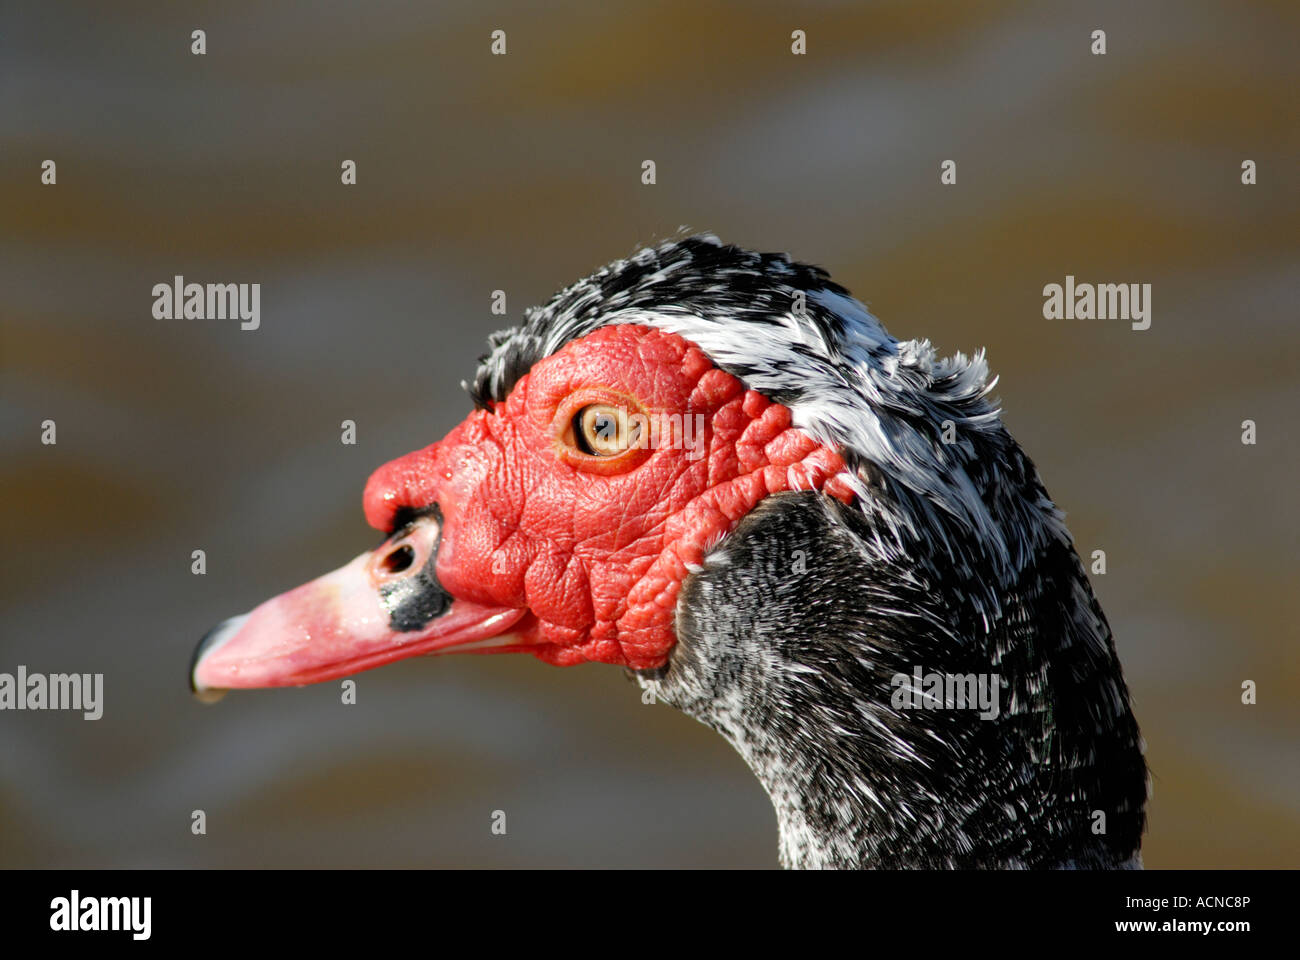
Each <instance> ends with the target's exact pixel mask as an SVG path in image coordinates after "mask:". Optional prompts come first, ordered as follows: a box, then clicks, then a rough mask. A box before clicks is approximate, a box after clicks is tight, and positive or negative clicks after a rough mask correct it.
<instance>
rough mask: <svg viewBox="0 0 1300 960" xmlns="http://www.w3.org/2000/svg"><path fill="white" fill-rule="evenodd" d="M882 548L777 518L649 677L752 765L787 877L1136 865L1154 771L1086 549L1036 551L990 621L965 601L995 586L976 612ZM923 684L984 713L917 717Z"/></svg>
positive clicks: (819, 518)
mask: <svg viewBox="0 0 1300 960" xmlns="http://www.w3.org/2000/svg"><path fill="white" fill-rule="evenodd" d="M1043 500H1044V502H1046V497H1045V495H1044V497H1043ZM873 542H875V543H876V544H877V545H878V544H879V542H880V540H879V538H878V537H877V531H875V530H873V529H872V521H871V518H870V517H869V516H868V515H866V514H864V513H863V512H862V511H860V510H856V509H853V508H845V507H843V506H841V505H839V504H837V503H835V502H833V501H831V500H830V499H829V498H824V497H821V496H819V495H817V494H813V493H790V494H780V495H777V496H774V497H769V498H768V499H767V500H765V501H764V502H763V503H762V504H760V505H759V507H758V508H757V509H756V510H755V511H753V512H752V513H751V514H750V516H748V517H747V518H746V519H745V520H744V521H743V522H742V523H741V525H740V526H739V527H738V528H737V529H736V530H735V531H734V532H733V533H732V534H731V535H730V536H729V537H727V538H726V540H724V541H723V543H722V544H721V545H720V547H719V548H717V549H716V550H715V551H714V553H712V554H711V555H710V556H709V558H708V559H707V561H706V563H705V565H704V568H703V569H702V570H700V571H699V572H697V573H695V574H692V575H691V576H690V577H689V578H688V579H687V581H686V583H685V584H684V586H683V591H682V595H681V598H680V600H679V604H678V623H677V633H678V644H677V647H676V648H675V649H674V652H673V656H672V658H671V660H670V662H669V664H668V666H667V667H665V668H663V669H662V670H659V671H653V672H652V671H646V672H643V673H641V674H640V675H639V679H640V681H641V682H642V683H643V684H646V685H653V686H654V688H655V689H656V693H657V695H658V696H659V697H660V698H661V699H664V700H666V701H667V702H669V703H672V704H674V705H676V706H678V707H679V708H681V709H682V710H683V711H685V712H686V713H688V714H690V715H692V716H694V717H696V718H697V719H699V720H701V721H702V722H704V723H706V724H708V725H709V726H711V727H713V728H714V729H716V730H717V731H718V732H719V733H721V734H722V735H723V736H724V737H726V738H727V739H728V740H729V741H730V742H731V743H732V744H733V745H734V746H735V748H736V749H737V750H738V751H739V752H740V754H741V756H742V757H743V758H744V759H745V761H746V763H748V764H749V766H750V768H751V769H752V770H753V771H754V772H755V774H756V775H757V777H758V779H759V780H760V781H761V783H762V784H763V786H764V787H765V788H766V790H767V792H768V794H769V796H770V797H771V799H772V803H773V805H774V807H775V808H776V813H777V818H778V822H779V826H780V854H781V861H782V864H783V865H785V866H787V867H890V868H907V867H917V868H934V867H956V868H969V867H1005V868H1016V867H1119V866H1128V865H1132V864H1133V863H1134V862H1135V861H1134V858H1135V857H1136V855H1137V849H1138V845H1139V840H1140V835H1141V832H1142V829H1143V825H1144V814H1143V806H1144V803H1145V799H1146V767H1145V763H1144V761H1143V758H1142V750H1141V743H1140V738H1139V735H1138V729H1137V724H1136V722H1135V721H1134V719H1133V715H1132V712H1131V711H1130V708H1129V698H1128V691H1127V689H1126V688H1125V685H1124V681H1123V677H1122V675H1121V672H1120V668H1119V663H1118V660H1117V658H1116V656H1115V651H1114V646H1113V643H1112V641H1111V636H1110V631H1109V628H1108V626H1107V624H1106V620H1105V617H1104V616H1103V615H1102V613H1101V610H1100V608H1099V607H1098V605H1097V603H1096V600H1095V599H1094V598H1093V595H1092V591H1091V589H1090V588H1089V586H1088V583H1087V578H1086V577H1085V576H1084V573H1083V570H1082V567H1081V565H1080V562H1079V559H1078V556H1077V555H1076V554H1075V552H1074V549H1073V547H1072V545H1071V544H1070V543H1069V541H1068V539H1062V538H1060V537H1054V538H1050V539H1049V540H1048V542H1047V543H1046V544H1045V545H1044V546H1042V547H1040V548H1039V551H1038V556H1036V557H1034V558H1032V560H1033V562H1032V563H1031V564H1029V565H1027V566H1026V567H1025V569H1024V570H1023V571H1022V572H1021V573H1020V574H1019V576H1018V577H1017V579H1016V580H1015V582H1012V583H1009V584H1006V585H1005V586H1003V588H1002V589H1001V590H1000V591H999V600H998V609H997V611H996V612H995V613H994V615H993V616H992V617H990V616H989V614H988V612H987V609H986V604H981V603H979V602H976V601H974V600H968V599H966V597H967V596H968V595H969V596H970V597H977V596H979V595H981V594H983V595H985V596H987V588H988V586H989V585H988V584H987V583H981V584H978V586H979V587H980V588H981V589H979V590H976V589H971V590H969V591H967V590H966V589H965V588H964V585H963V579H964V578H963V576H962V575H961V573H960V572H954V570H952V569H949V570H945V571H942V572H937V571H935V570H934V569H933V568H932V567H931V568H927V567H926V566H925V565H923V564H909V563H907V562H904V561H905V558H903V557H891V558H886V557H884V556H882V555H880V553H879V551H873V550H872V549H868V548H867V545H868V544H871V543H873ZM917 549H918V550H919V549H920V546H919V545H918V547H917ZM975 576H977V574H976V572H975V571H968V572H967V577H975ZM973 586H975V585H972V587H973ZM918 671H919V672H920V673H922V674H924V675H939V676H941V677H956V678H959V679H958V681H957V683H958V687H959V688H961V689H965V690H973V689H974V688H971V687H968V686H966V687H963V678H966V677H969V676H971V675H974V676H975V678H977V679H976V682H977V683H978V682H980V681H979V679H978V678H983V681H984V683H985V687H984V692H985V694H986V700H985V708H984V709H980V707H979V705H978V703H976V704H974V705H970V706H969V707H968V708H966V709H961V708H960V707H961V704H960V703H957V704H950V705H945V707H944V708H943V709H932V708H921V709H916V708H915V706H916V705H917V704H923V703H925V702H926V701H925V698H924V695H923V694H916V695H908V694H905V693H899V690H900V683H899V681H898V680H897V679H896V678H898V677H899V676H906V677H909V678H912V677H915V675H916V674H917V672H918ZM993 683H996V684H997V685H998V687H997V693H996V694H995V696H996V716H989V714H990V713H991V712H992V711H991V710H989V709H988V708H987V707H988V698H987V695H988V694H993V687H992V686H990V685H989V684H993ZM907 685H909V684H903V686H907ZM950 695H951V694H950ZM918 697H919V699H918ZM930 702H931V703H932V704H933V700H931V701H930ZM908 704H911V706H908ZM981 714H983V717H981Z"/></svg>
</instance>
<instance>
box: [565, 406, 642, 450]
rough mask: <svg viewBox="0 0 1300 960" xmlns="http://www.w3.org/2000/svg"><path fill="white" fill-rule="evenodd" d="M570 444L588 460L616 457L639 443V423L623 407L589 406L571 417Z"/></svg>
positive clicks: (638, 420)
mask: <svg viewBox="0 0 1300 960" xmlns="http://www.w3.org/2000/svg"><path fill="white" fill-rule="evenodd" d="M571 429H572V431H573V442H574V446H576V447H577V448H578V449H579V450H581V451H582V452H583V453H585V454H586V455H587V456H589V457H602V458H605V457H617V456H619V455H620V454H622V453H626V452H627V451H628V450H630V449H632V448H633V447H635V446H636V444H637V442H638V441H639V440H640V439H641V429H642V428H641V421H640V419H638V418H636V417H634V416H632V415H630V414H629V412H628V410H627V408H626V407H623V406H616V405H615V404H612V403H589V404H587V405H586V406H585V407H583V408H582V409H580V410H579V411H578V412H577V413H575V414H574V415H573V422H572V425H571Z"/></svg>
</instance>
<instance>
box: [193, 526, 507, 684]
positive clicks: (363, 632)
mask: <svg viewBox="0 0 1300 960" xmlns="http://www.w3.org/2000/svg"><path fill="white" fill-rule="evenodd" d="M440 527H441V523H440V519H439V517H438V516H437V510H436V508H435V509H434V510H432V511H431V513H430V514H427V515H425V516H423V517H422V518H420V519H417V520H415V521H414V522H412V523H410V524H408V525H407V526H406V527H404V528H403V529H401V530H399V531H397V532H396V533H394V534H393V535H392V536H391V537H389V539H388V540H386V541H385V542H384V543H383V545H382V546H380V547H379V549H377V550H374V551H372V552H370V553H363V554H361V556H359V557H357V558H356V559H355V560H353V561H352V562H351V563H349V564H347V565H346V566H343V567H340V568H339V569H338V570H335V571H334V572H333V573H327V574H326V575H325V576H323V577H319V578H317V579H315V580H312V581H311V582H310V583H305V584H303V585H302V586H300V587H297V588H296V589H294V590H290V591H289V592H288V593H284V594H281V595H280V596H278V597H274V598H272V599H270V600H267V601H266V602H265V603H263V604H262V605H261V606H259V607H257V608H256V609H255V610H253V612H252V613H248V614H245V615H243V616H240V617H234V618H232V619H230V620H226V621H224V622H223V623H221V624H219V625H218V626H217V627H216V628H215V629H213V630H211V631H209V632H208V634H207V635H206V636H205V637H204V638H203V640H202V641H200V643H199V646H198V649H196V650H195V651H194V659H193V662H192V665H191V670H190V686H191V688H192V689H193V690H194V692H195V693H196V694H197V695H198V697H199V698H200V699H201V700H205V701H209V702H210V701H213V700H218V699H220V697H221V695H222V694H223V693H224V692H225V691H226V690H227V689H230V688H248V687H284V686H297V685H301V684H306V683H319V682H320V681H322V680H332V679H334V678H336V677H342V676H347V675H348V674H351V673H357V672H359V671H361V670H370V669H373V668H374V667H380V666H383V665H384V664H386V663H392V662H393V661H395V660H402V659H404V658H406V657H414V656H419V655H421V654H434V653H444V652H461V651H468V650H491V649H494V648H504V647H509V646H511V645H517V644H518V642H519V640H518V638H516V637H514V636H513V635H511V634H510V633H509V631H510V629H511V627H513V626H514V625H515V624H516V623H517V622H518V621H519V620H520V618H522V617H523V616H524V614H525V613H526V612H527V611H526V610H522V609H512V608H508V607H487V606H483V605H481V604H477V603H471V602H469V601H466V600H458V599H455V598H453V597H451V596H450V595H449V594H448V593H447V592H446V591H444V590H443V589H442V586H441V584H439V583H438V579H437V574H436V569H435V566H436V562H437V548H438V540H439V533H440Z"/></svg>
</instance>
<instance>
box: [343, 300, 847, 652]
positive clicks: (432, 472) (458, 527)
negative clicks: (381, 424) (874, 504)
mask: <svg viewBox="0 0 1300 960" xmlns="http://www.w3.org/2000/svg"><path fill="white" fill-rule="evenodd" d="M589 388H598V389H601V390H608V391H613V392H614V393H616V394H622V395H625V396H627V397H630V398H634V399H635V400H636V401H639V403H640V404H641V405H642V407H643V408H644V409H645V410H646V412H647V413H652V414H672V413H676V414H684V415H688V416H694V415H695V414H703V417H704V424H705V431H704V435H703V438H702V440H696V441H695V442H696V443H697V444H698V443H701V442H702V443H703V444H704V447H703V456H699V455H698V453H697V454H696V456H697V457H698V459H691V451H690V450H689V449H686V448H685V447H684V445H683V444H681V443H678V444H675V445H674V444H661V445H659V446H658V448H656V449H652V450H647V451H645V452H644V453H642V454H641V455H640V456H633V457H632V458H630V460H629V462H628V463H626V464H624V465H622V466H620V467H619V468H618V469H619V471H620V472H615V473H597V472H592V470H591V469H587V468H586V467H592V468H607V467H608V465H607V464H594V463H587V464H586V467H584V465H583V464H582V463H579V465H577V466H575V465H574V463H573V460H574V459H575V457H574V455H573V454H571V453H566V452H565V447H564V441H563V439H562V434H563V430H564V427H565V426H566V425H567V421H568V420H569V418H570V417H571V416H572V411H571V410H570V411H569V413H568V414H567V415H565V411H564V410H562V409H561V405H562V404H564V402H565V401H566V399H569V398H570V397H571V395H572V394H573V393H574V392H575V391H579V390H584V389H589ZM572 405H573V401H570V403H569V404H568V407H572ZM695 422H697V421H694V420H693V421H692V423H695ZM697 450H698V447H697ZM576 459H577V460H579V461H582V460H583V458H582V457H581V455H578V456H577V457H576ZM638 461H639V462H638ZM844 469H845V468H844V462H843V461H842V460H841V458H840V457H839V455H838V454H837V453H835V452H834V451H833V450H831V449H830V448H828V447H826V446H823V445H821V444H819V443H818V442H817V441H815V440H813V439H812V437H810V436H809V435H808V434H806V433H804V432H803V431H802V430H799V429H796V428H793V427H791V426H790V411H789V410H788V409H787V408H786V407H784V406H782V405H780V404H776V403H772V402H771V401H769V400H767V399H766V398H764V397H763V396H761V395H760V394H758V393H756V392H755V391H753V390H746V388H745V386H744V384H742V383H741V381H740V380H738V379H736V378H735V377H733V376H731V375H730V374H728V373H725V372H723V371H722V370H719V369H717V368H716V367H714V366H713V364H712V363H711V362H710V361H709V359H708V358H707V357H706V356H705V355H704V353H702V352H701V351H700V350H699V349H698V348H697V347H695V346H693V345H692V344H690V343H689V342H687V341H686V340H684V339H682V338H681V337H679V336H676V335H674V334H670V333H664V332H662V331H659V330H655V329H653V328H649V327H640V326H631V325H624V326H610V327H603V328H601V329H599V330H597V331H595V332H594V333H591V334H589V335H588V336H586V337H584V338H582V339H580V340H576V341H573V342H571V343H569V344H568V345H566V346H565V347H563V348H562V349H560V350H559V351H557V352H556V353H555V354H553V355H552V356H550V357H547V358H546V359H544V360H541V361H539V362H538V363H537V364H535V365H534V367H533V368H532V369H531V370H530V371H529V372H528V374H527V375H526V376H524V377H523V378H522V379H521V380H520V381H519V382H518V383H517V384H516V385H515V387H514V389H513V390H512V391H511V392H510V394H509V396H508V397H507V398H506V400H505V402H504V403H500V404H495V405H494V406H493V409H491V410H487V411H481V410H480V411H476V412H474V413H472V414H470V416H469V417H467V418H466V419H465V420H464V422H462V423H461V424H460V425H459V426H458V427H456V428H455V429H454V430H452V431H451V433H449V434H448V435H447V436H446V437H445V438H444V439H443V440H442V441H440V442H438V443H435V444H433V445H432V446H430V447H426V448H425V449H423V450H417V451H416V452H414V453H410V454H407V455H406V456H405V457H401V458H399V459H397V460H394V461H392V462H391V463H388V464H386V465H385V466H383V467H381V468H380V469H379V470H377V471H375V473H374V475H373V476H371V478H370V481H369V482H368V483H367V484H366V492H365V511H366V519H367V520H368V521H369V523H370V524H371V525H372V526H374V527H376V528H378V529H380V530H383V531H388V530H390V529H391V527H392V525H393V522H394V518H395V516H396V515H397V513H398V511H399V510H400V509H402V508H412V509H421V508H423V507H426V506H428V505H429V504H431V503H434V502H436V503H437V504H438V505H439V507H440V509H441V511H442V517H443V532H442V542H441V546H440V548H439V551H438V558H437V574H438V578H439V580H440V581H441V583H442V585H443V587H444V588H445V589H446V590H447V591H448V592H449V593H450V594H451V595H452V596H453V597H458V598H464V599H466V600H471V601H473V602H475V603H482V604H485V605H491V606H506V607H514V608H524V607H526V608H527V609H528V610H529V611H530V612H531V613H532V615H533V616H530V617H525V618H524V620H523V621H521V624H520V627H519V628H517V632H518V633H519V635H520V642H519V644H517V645H512V646H510V647H507V648H503V649H514V650H519V649H527V650H528V651H530V652H532V653H534V654H535V655H537V656H538V657H540V658H541V659H543V660H545V661H547V662H549V663H553V664H557V665H570V664H576V663H583V662H586V661H593V660H594V661H601V662H604V663H613V664H619V665H622V666H627V667H631V668H633V669H638V670H640V669H649V668H655V667H660V666H662V665H663V664H664V663H665V662H666V661H667V658H668V654H669V652H670V651H671V649H672V647H673V644H674V643H675V642H676V638H675V634H674V631H673V614H674V608H675V606H676V602H677V594H678V591H679V590H680V588H681V584H682V581H683V580H684V579H685V577H686V575H687V572H688V565H689V566H693V565H695V564H699V563H700V562H701V561H702V560H703V558H704V555H705V553H706V552H707V551H708V550H709V549H711V548H712V547H713V546H714V545H715V544H717V542H718V541H719V540H720V539H721V538H722V537H723V536H724V535H725V534H726V533H727V532H728V531H730V530H731V529H733V528H734V527H735V525H736V524H737V523H738V522H739V521H740V519H741V518H742V517H744V516H745V514H746V513H748V512H749V510H750V509H752V508H753V506H754V505H755V504H756V503H758V502H759V501H760V500H761V499H763V497H765V496H767V495H768V494H772V493H777V492H780V491H784V490H793V489H800V490H810V489H811V490H822V491H823V492H825V493H827V494H829V495H831V496H835V497H837V498H838V499H841V500H843V501H845V502H848V501H850V500H851V499H852V496H853V495H852V492H851V491H850V489H849V487H848V485H847V483H846V482H845V477H844V476H842V473H843V471H844ZM837 475H839V476H837Z"/></svg>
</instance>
